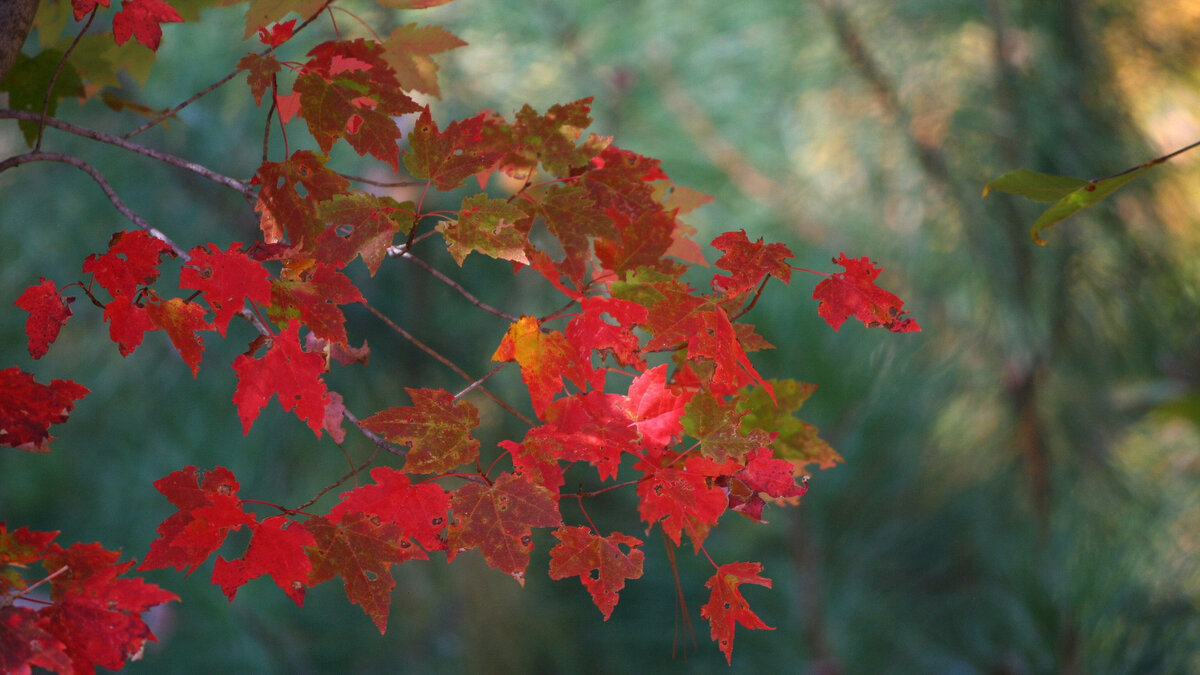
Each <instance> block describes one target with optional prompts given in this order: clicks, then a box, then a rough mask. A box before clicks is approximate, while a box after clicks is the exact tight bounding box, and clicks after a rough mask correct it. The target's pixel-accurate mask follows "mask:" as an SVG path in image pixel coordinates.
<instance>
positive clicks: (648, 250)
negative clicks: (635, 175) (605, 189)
mask: <svg viewBox="0 0 1200 675" xmlns="http://www.w3.org/2000/svg"><path fill="white" fill-rule="evenodd" d="M651 206H652V208H646V209H644V210H642V211H639V212H637V213H636V214H633V215H630V214H626V213H625V212H624V211H620V210H618V209H609V210H608V211H607V212H606V213H607V214H608V217H609V218H611V219H612V222H613V224H614V225H615V226H616V233H615V235H614V236H612V237H611V238H604V239H600V238H598V239H596V241H595V243H594V244H593V246H594V247H595V249H596V257H597V258H598V259H599V260H600V264H601V265H603V266H604V268H605V269H606V270H611V271H612V272H614V273H616V275H617V276H618V277H624V276H625V274H626V273H627V272H630V271H632V270H636V269H638V268H640V267H645V268H647V269H652V270H655V271H657V272H662V273H663V274H669V275H672V276H677V275H678V273H679V272H681V271H682V267H681V266H680V265H679V264H677V263H675V262H674V261H672V260H670V259H669V258H667V257H666V254H667V250H668V249H669V248H671V246H672V245H674V243H675V232H676V230H677V229H678V227H679V221H678V220H676V219H675V216H674V215H672V214H670V213H667V212H666V211H663V210H662V207H661V205H659V204H658V203H657V202H654V203H652V205H651Z"/></svg>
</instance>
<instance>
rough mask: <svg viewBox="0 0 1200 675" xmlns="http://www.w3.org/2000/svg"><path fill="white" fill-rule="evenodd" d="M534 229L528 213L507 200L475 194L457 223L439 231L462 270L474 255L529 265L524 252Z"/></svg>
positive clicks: (451, 223)
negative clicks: (469, 256)
mask: <svg viewBox="0 0 1200 675" xmlns="http://www.w3.org/2000/svg"><path fill="white" fill-rule="evenodd" d="M531 225H532V221H530V220H529V219H527V218H526V217H525V212H524V211H522V210H521V209H520V208H519V207H517V206H516V205H515V204H512V203H510V202H509V201H508V200H505V199H492V198H490V197H488V196H487V195H486V194H476V195H471V196H470V197H467V198H466V199H464V200H463V201H462V208H461V210H460V211H459V214H458V220H456V221H449V222H442V223H440V224H439V225H438V228H437V229H438V231H439V232H441V233H442V236H443V237H444V238H445V239H446V247H447V248H448V249H449V250H450V255H452V256H453V257H454V261H455V262H457V263H458V264H459V266H460V267H461V266H462V264H463V260H465V259H466V257H467V256H468V255H470V253H471V252H472V251H479V252H480V253H482V254H484V255H487V256H491V257H493V258H500V259H503V260H511V261H513V262H518V263H521V264H522V265H528V264H529V258H527V257H526V256H525V249H526V248H527V247H528V246H529V228H530V226H531Z"/></svg>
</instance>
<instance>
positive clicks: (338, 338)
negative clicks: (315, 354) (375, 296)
mask: <svg viewBox="0 0 1200 675" xmlns="http://www.w3.org/2000/svg"><path fill="white" fill-rule="evenodd" d="M362 301H363V297H362V293H361V292H360V291H359V290H358V288H357V287H356V286H355V285H354V282H352V281H350V278H349V277H347V276H346V275H345V274H342V273H341V272H339V271H337V270H336V269H334V268H333V266H332V265H329V264H326V263H318V264H317V265H316V266H315V267H314V268H313V272H312V275H311V276H309V277H308V278H307V279H304V280H301V281H286V280H280V281H274V282H272V283H271V308H270V311H269V312H268V316H270V317H271V320H272V321H278V322H280V323H282V322H285V321H288V320H291V319H294V318H296V317H299V318H300V320H301V321H303V322H304V324H305V325H306V326H308V328H309V330H311V331H312V332H313V333H315V334H316V335H317V337H319V338H323V339H326V340H329V341H330V342H334V343H338V344H346V342H347V340H348V339H349V338H348V337H347V336H346V315H345V314H342V310H341V309H340V308H339V307H338V305H344V304H347V303H351V302H362Z"/></svg>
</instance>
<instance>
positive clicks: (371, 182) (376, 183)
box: [338, 173, 426, 188]
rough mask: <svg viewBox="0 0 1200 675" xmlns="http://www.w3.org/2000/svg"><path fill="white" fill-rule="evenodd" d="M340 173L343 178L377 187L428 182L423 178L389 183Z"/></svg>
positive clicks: (404, 185)
mask: <svg viewBox="0 0 1200 675" xmlns="http://www.w3.org/2000/svg"><path fill="white" fill-rule="evenodd" d="M338 175H339V176H341V177H342V178H345V179H347V180H352V181H354V182H356V183H366V184H367V185H374V186H375V187H385V188H392V187H417V186H420V185H425V183H426V181H423V180H402V181H394V182H390V183H388V182H384V181H381V180H371V179H369V178H362V177H360V176H351V175H350V174H348V173H338Z"/></svg>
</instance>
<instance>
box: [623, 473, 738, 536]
mask: <svg viewBox="0 0 1200 675" xmlns="http://www.w3.org/2000/svg"><path fill="white" fill-rule="evenodd" d="M678 459H679V455H678V454H676V453H674V452H663V453H660V454H657V455H647V456H646V457H644V458H643V459H642V460H641V461H639V462H638V463H637V464H634V466H633V468H634V469H636V470H638V471H641V472H643V474H644V478H643V479H642V480H640V481H638V487H637V493H638V498H639V500H640V501H639V502H638V513H639V514H641V516H642V520H643V521H645V522H646V523H647V524H649V525H653V524H654V523H657V522H658V521H660V520H661V521H662V529H663V532H665V533H666V534H667V536H668V537H670V538H671V541H673V542H675V545H676V546H679V545H680V543H681V541H682V539H681V534H682V533H683V532H684V531H685V530H686V531H687V533H688V536H689V537H691V539H692V544H693V546H695V547H696V548H697V549H698V548H699V546H700V544H701V543H702V542H703V540H704V536H705V535H706V534H707V532H708V527H710V526H712V525H714V524H716V522H717V520H718V519H719V518H720V517H721V514H722V513H724V512H725V507H726V506H727V505H728V499H727V498H726V496H725V491H724V490H722V489H721V488H720V487H718V486H716V485H712V484H711V481H710V480H709V478H711V477H716V476H723V475H729V474H732V473H734V472H736V471H737V470H738V469H739V468H740V466H739V465H737V464H734V463H732V462H726V463H724V464H718V463H717V462H714V461H712V460H710V459H708V458H706V457H698V456H689V457H688V458H687V459H685V460H684V461H683V463H682V465H680V463H679V461H678Z"/></svg>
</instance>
